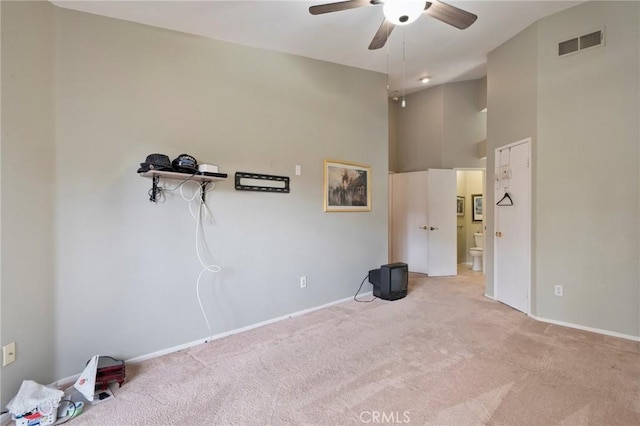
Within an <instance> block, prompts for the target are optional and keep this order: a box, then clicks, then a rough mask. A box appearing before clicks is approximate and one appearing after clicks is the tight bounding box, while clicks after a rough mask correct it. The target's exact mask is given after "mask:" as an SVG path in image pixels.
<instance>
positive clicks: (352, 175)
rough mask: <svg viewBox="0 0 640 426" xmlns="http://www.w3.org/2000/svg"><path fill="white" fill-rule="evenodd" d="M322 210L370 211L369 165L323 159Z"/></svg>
mask: <svg viewBox="0 0 640 426" xmlns="http://www.w3.org/2000/svg"><path fill="white" fill-rule="evenodd" d="M324 211H325V212H370V211H371V167H370V166H367V165H364V164H358V163H350V162H346V161H334V160H324Z"/></svg>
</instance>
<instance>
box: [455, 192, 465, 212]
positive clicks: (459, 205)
mask: <svg viewBox="0 0 640 426" xmlns="http://www.w3.org/2000/svg"><path fill="white" fill-rule="evenodd" d="M456 201H457V202H456V213H457V214H458V216H464V197H460V196H458V197H457V200H456Z"/></svg>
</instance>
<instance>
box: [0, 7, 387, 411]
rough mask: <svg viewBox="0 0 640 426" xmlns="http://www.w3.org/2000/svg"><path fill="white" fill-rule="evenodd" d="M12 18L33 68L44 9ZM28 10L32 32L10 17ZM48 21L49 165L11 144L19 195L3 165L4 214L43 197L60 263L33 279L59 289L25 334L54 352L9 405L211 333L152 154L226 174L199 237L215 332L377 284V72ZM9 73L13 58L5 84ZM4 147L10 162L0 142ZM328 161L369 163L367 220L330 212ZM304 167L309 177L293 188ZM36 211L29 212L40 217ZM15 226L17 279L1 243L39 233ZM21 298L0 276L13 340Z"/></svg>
mask: <svg viewBox="0 0 640 426" xmlns="http://www.w3.org/2000/svg"><path fill="white" fill-rule="evenodd" d="M2 7H3V11H2V12H3V15H2V18H3V24H4V21H6V22H9V23H11V25H13V26H14V27H16V31H17V32H16V33H12V34H8V33H7V32H6V31H5V26H4V25H3V28H2V31H3V43H4V41H5V40H6V38H8V37H11V39H15V41H13V43H16V44H17V46H16V48H15V49H13V55H12V56H10V57H9V59H10V60H11V61H15V66H20V67H25V66H27V65H29V66H30V65H31V63H29V62H26V59H25V56H24V52H22V49H21V48H19V47H20V43H24V41H23V38H27V40H29V39H30V38H33V37H35V36H34V35H33V34H31V31H32V29H33V28H34V27H38V28H39V31H44V30H42V27H43V26H42V25H41V23H40V22H38V20H37V19H36V18H34V17H33V16H32V15H33V11H34V10H36V9H37V8H39V7H42V6H41V5H40V6H36V5H33V4H20V5H15V6H13V7H11V8H6V7H5V4H4V2H3V4H2ZM22 13H25V14H27V15H28V16H31V17H30V18H29V19H30V21H29V22H26V23H22V22H17V21H16V20H19V19H20V16H19V15H21V14H22ZM49 18H50V19H53V23H54V28H55V34H54V36H53V37H50V38H45V37H44V35H43V36H41V37H38V38H37V40H36V41H37V42H38V43H41V44H42V45H43V46H42V47H43V50H44V51H45V52H44V53H45V57H48V58H51V57H54V58H55V62H54V63H53V65H52V66H46V65H47V64H45V63H39V64H38V65H41V66H39V67H38V69H40V70H41V71H40V73H41V74H42V75H43V76H45V77H46V75H47V70H48V75H49V76H53V77H54V82H53V83H54V84H53V85H52V86H48V87H49V90H52V88H53V90H55V98H54V109H55V117H54V118H55V121H54V122H53V123H51V124H50V126H48V127H47V128H46V129H47V130H49V131H48V132H43V133H47V134H48V135H49V137H48V138H44V139H45V140H44V141H43V142H42V144H44V143H45V142H46V144H47V145H46V147H47V149H48V150H49V151H48V152H47V151H45V153H46V155H45V153H42V152H41V147H40V145H34V144H36V142H37V143H38V144H39V143H40V142H39V141H34V142H33V143H22V144H21V145H20V146H16V147H15V149H16V151H17V152H15V153H12V154H11V155H12V158H14V159H15V158H18V159H19V160H21V161H15V160H13V161H14V163H15V166H14V169H16V167H18V165H20V167H21V168H20V171H21V173H18V172H17V171H16V174H15V176H16V178H17V177H18V176H19V179H16V180H19V181H20V184H19V185H18V184H17V183H16V185H6V188H5V179H6V178H7V175H9V173H8V172H9V170H6V171H5V164H4V163H3V169H2V178H3V181H2V184H3V188H2V189H3V191H2V206H3V208H4V207H5V206H7V201H8V200H13V199H15V198H20V197H26V195H27V194H28V193H29V190H31V189H32V187H33V188H36V189H38V191H37V192H36V197H35V199H36V200H37V202H38V204H40V205H41V207H42V208H39V209H37V210H36V209H32V210H34V211H37V215H38V219H42V220H43V221H44V224H43V225H41V227H42V228H43V229H36V230H34V231H33V235H29V240H33V239H34V238H36V235H37V236H38V241H40V242H42V243H43V245H44V248H43V249H42V250H43V251H47V253H49V254H46V253H43V254H42V255H40V254H38V257H36V258H35V260H36V262H37V263H38V265H39V266H40V265H41V266H42V268H41V269H38V271H37V272H36V271H34V269H35V268H33V267H32V268H31V273H30V274H28V275H27V276H25V278H24V279H23V280H22V281H29V282H30V284H29V285H30V286H31V287H36V286H46V287H47V288H46V289H45V291H42V292H40V293H37V294H38V297H40V296H41V295H42V296H43V299H45V300H46V302H47V303H48V304H47V306H46V307H47V309H45V310H44V311H41V312H38V313H35V314H34V316H33V317H32V319H31V320H32V321H33V322H34V323H37V324H38V325H39V326H44V328H43V329H39V331H40V332H41V334H43V335H46V336H47V338H48V339H49V341H47V344H46V350H40V351H38V352H37V356H39V357H40V358H46V360H45V359H42V360H40V359H37V360H35V359H34V360H31V359H29V358H28V356H29V355H28V354H27V353H24V352H22V353H20V352H19V355H18V361H17V362H16V364H15V367H16V371H18V373H16V374H14V375H12V376H11V377H5V376H4V374H3V383H2V387H3V390H4V392H3V403H4V402H6V400H7V399H8V398H10V397H11V396H12V394H13V393H14V392H15V391H16V390H17V387H18V386H19V381H18V379H23V378H28V377H27V376H29V378H34V379H38V380H39V381H41V382H45V383H46V382H48V381H51V380H53V379H54V378H56V379H57V378H61V377H65V376H68V375H71V374H74V373H77V372H79V371H80V370H81V368H82V366H83V365H84V363H85V362H86V360H87V359H88V358H89V357H90V356H92V355H94V354H95V353H100V354H108V355H112V356H116V357H120V358H124V359H129V358H132V357H136V356H140V355H144V354H148V353H152V352H154V351H158V350H163V349H166V348H170V347H172V346H176V345H181V344H184V343H188V342H191V341H194V340H198V339H202V338H205V337H206V336H207V335H208V330H207V328H206V325H205V323H204V320H203V318H202V316H201V313H200V311H199V307H198V304H197V299H196V278H197V275H198V273H199V272H200V270H201V267H200V265H199V263H198V260H197V258H196V253H195V231H196V227H195V221H194V219H193V218H192V217H191V215H190V213H189V208H188V205H187V203H186V202H185V201H183V200H182V199H181V197H180V196H179V194H178V192H177V191H176V192H173V193H167V197H166V200H165V201H164V202H163V203H159V204H157V205H155V204H152V203H150V202H149V201H148V196H147V191H148V190H149V188H150V186H151V181H150V180H149V179H146V178H141V177H138V176H137V175H136V173H135V171H136V168H137V167H138V163H139V162H141V161H143V160H144V158H145V156H146V155H147V154H149V153H152V152H162V153H166V154H168V155H169V156H171V157H172V158H173V157H175V156H177V155H178V154H180V153H182V152H186V153H189V154H192V155H194V156H195V157H196V158H198V159H199V160H200V161H202V162H211V163H215V164H218V165H219V166H220V167H221V169H222V171H223V172H226V173H229V175H230V177H231V179H230V180H229V181H226V182H222V183H219V184H217V186H216V189H215V190H214V191H213V192H211V193H209V194H208V198H207V200H208V204H209V206H210V208H211V210H212V211H213V215H214V218H213V220H207V221H206V222H205V225H204V229H205V230H204V232H205V235H206V237H207V240H208V243H209V244H208V245H209V249H210V252H211V257H210V259H211V260H212V261H213V262H215V263H217V264H219V265H221V266H222V268H223V270H222V272H220V273H218V274H216V275H214V276H212V275H205V278H204V280H203V281H202V284H201V296H202V299H203V303H204V306H205V309H206V311H207V312H208V314H209V319H210V321H211V322H212V326H213V333H214V334H216V333H220V332H223V331H227V330H232V329H236V328H239V327H243V326H246V325H250V324H255V323H258V322H260V321H264V320H268V319H271V318H275V317H278V316H281V315H285V314H288V313H291V312H295V311H299V310H302V309H306V308H310V307H314V306H318V305H321V304H324V303H327V302H331V301H334V300H339V299H341V298H346V297H349V296H351V295H353V294H354V293H355V291H356V290H357V288H358V285H359V283H360V281H361V280H362V277H363V276H364V274H366V271H368V270H369V269H371V268H372V267H375V266H378V265H380V264H381V263H385V262H386V259H387V231H386V229H387V217H388V215H387V194H388V181H387V168H388V161H389V159H388V154H387V139H388V128H387V117H388V112H387V99H386V91H385V83H386V79H385V77H384V76H383V75H381V74H378V73H372V72H367V71H363V70H358V69H354V68H348V67H344V66H339V65H335V64H329V63H324V62H319V61H314V60H310V59H305V58H301V57H296V56H291V55H285V54H279V53H273V52H267V51H263V50H257V49H250V48H245V47H241V46H236V45H231V44H228V43H223V42H216V41H212V40H208V39H204V38H200V37H196V36H191V35H186V34H181V33H176V32H171V31H166V30H161V29H157V28H152V27H148V26H143V25H139V24H133V23H128V22H124V21H118V20H114V19H109V18H103V17H98V16H94V15H89V14H83V13H78V12H73V11H68V10H64V9H57V8H56V9H55V10H54V12H53V14H52V15H50V17H49ZM18 24H20V25H21V27H20V29H19V31H18V29H17V28H18ZM44 27H45V28H46V26H44ZM46 40H49V42H50V43H51V44H50V45H49V46H48V49H47V48H46V46H45V41H46ZM25 47H26V46H25ZM52 52H53V53H52ZM52 55H53V56H52ZM42 60H43V59H41V61H42ZM6 63H7V58H6V57H5V51H4V45H3V62H2V67H3V70H2V71H3V78H4V76H5V69H6V68H5V65H6ZM43 78H44V77H43ZM25 79H27V77H25ZM27 80H28V81H26V82H25V87H22V88H21V89H20V90H18V89H19V88H17V89H16V92H15V93H14V94H13V96H11V97H8V96H6V94H5V92H4V91H3V93H2V101H3V109H2V110H3V114H4V113H5V111H6V109H5V105H4V104H5V103H11V102H16V101H17V100H19V99H21V98H30V97H31V96H32V95H33V91H31V89H30V88H28V87H26V86H27V84H31V83H32V80H37V78H36V77H33V78H29V79H27ZM43 109H45V110H47V111H49V108H44V107H43ZM33 114H34V113H33V112H32V111H27V110H23V111H21V112H16V116H15V117H12V120H11V124H12V125H15V126H21V127H26V126H27V124H31V123H32V121H33V120H34V119H35V120H39V118H40V117H39V116H37V115H36V116H34V115H33ZM43 114H44V115H45V119H49V122H51V116H50V115H49V116H46V114H45V113H44V112H43ZM47 114H50V111H49V112H48V113H47ZM5 119H6V117H5V115H3V132H4V124H5V123H4V122H5ZM45 121H46V120H45ZM53 129H55V132H52V131H51V130H53ZM25 131H26V130H25ZM29 131H35V130H33V129H30V130H29ZM51 134H54V135H55V138H54V139H53V140H52V139H51V137H50V135H51ZM2 149H3V153H2V154H3V155H2V158H3V159H6V158H7V151H6V150H5V144H4V140H3V146H2ZM33 152H35V153H36V154H38V155H39V157H37V158H38V159H40V158H42V160H43V163H44V164H42V167H41V168H39V169H38V170H42V173H41V174H38V175H37V176H36V177H35V178H34V177H33V176H32V174H29V175H25V174H24V165H25V164H26V163H28V162H29V161H30V162H31V163H33V162H34V161H33V159H32V158H31V155H32V153H33ZM16 156H17V157H16ZM327 158H331V159H338V160H345V161H354V162H360V163H365V164H368V165H371V167H372V171H373V176H372V178H373V179H372V187H373V188H372V189H373V196H372V199H373V210H372V211H371V212H370V213H324V212H323V210H322V205H323V202H322V187H323V184H322V180H323V170H322V165H323V160H324V159H327ZM36 164H38V162H36ZM296 164H299V165H301V167H302V175H301V176H294V168H295V165H296ZM235 171H252V172H259V173H268V174H277V175H286V176H291V193H290V194H261V193H253V192H240V191H235V190H234V189H233V180H232V178H233V173H234V172H235ZM32 178H33V179H34V182H31V181H30V179H32ZM24 180H26V181H27V184H26V186H25V182H23V181H24ZM47 182H48V183H47ZM177 183H178V182H177V181H166V182H163V183H162V184H163V185H164V186H166V187H173V186H175V185H176V184H177ZM42 184H47V185H48V187H46V186H45V187H43V186H42ZM5 189H6V191H5ZM28 195H30V197H29V198H28V199H29V200H30V201H31V204H30V205H29V207H31V206H32V204H33V199H34V196H33V194H28ZM40 196H41V197H40ZM47 197H49V198H47ZM26 207H27V206H24V208H21V209H20V210H19V213H20V214H21V215H22V216H25V215H29V214H35V213H33V212H31V211H30V210H29V209H28V208H26ZM17 216H18V215H17V214H14V215H13V216H9V215H7V210H6V209H5V210H4V211H3V212H2V220H3V222H2V236H3V249H5V250H3V253H2V255H3V257H2V270H3V275H4V274H5V268H6V266H7V265H11V264H13V263H17V264H22V263H25V264H27V265H32V261H33V260H34V257H33V254H32V253H28V252H26V253H25V252H24V250H18V249H15V250H11V251H8V250H6V247H7V244H6V243H7V238H9V237H10V236H11V235H10V234H7V231H8V230H10V229H11V228H12V227H16V228H17V227H20V226H26V225H29V226H31V225H33V222H34V220H32V219H30V218H28V217H27V218H23V217H22V216H21V217H17ZM10 219H11V220H10ZM5 236H6V237H7V238H5ZM25 241H28V240H25ZM21 247H27V248H30V249H32V250H33V247H34V245H33V244H26V242H23V243H22V245H21ZM45 249H46V250H45ZM34 274H35V275H34ZM7 275H8V274H7ZM303 275H305V276H307V277H308V288H307V289H305V290H302V289H300V285H299V278H300V276H303ZM20 285H22V284H19V283H16V284H14V283H12V282H11V281H9V280H6V279H4V277H3V281H2V296H3V297H2V312H3V324H2V327H3V330H4V329H5V328H7V329H9V328H10V327H9V324H5V322H4V317H5V316H6V317H7V318H14V317H15V318H19V317H21V316H22V313H23V312H24V309H23V307H22V306H20V305H19V303H18V301H19V300H20V299H16V297H15V296H16V295H22V290H21V289H20V287H19V286H20ZM53 306H55V310H52V307H53ZM21 319H22V318H21ZM12 329H13V328H12ZM18 330H20V329H18ZM35 332H36V330H35V328H34V327H31V328H28V329H24V330H22V331H21V332H15V334H14V335H13V337H12V338H11V340H16V341H17V342H18V345H19V347H21V346H20V345H23V344H24V343H23V342H27V341H35V340H37V338H38V337H39V335H37V334H36V333H35ZM2 338H3V344H4V343H5V341H6V340H5V334H4V333H3V336H2ZM52 338H53V339H55V341H54V342H53V343H52V342H51V340H50V339H52ZM35 355H36V354H34V355H33V356H35ZM54 361H55V365H53V362H54ZM35 371H39V372H40V373H39V374H37V377H34V376H33V375H32V374H30V373H31V372H35Z"/></svg>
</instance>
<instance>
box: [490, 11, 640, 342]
mask: <svg viewBox="0 0 640 426" xmlns="http://www.w3.org/2000/svg"><path fill="white" fill-rule="evenodd" d="M639 9H640V3H637V2H588V3H584V4H582V5H579V6H576V7H574V8H571V9H568V10H566V11H563V12H561V13H558V14H556V15H552V16H551V17H548V18H545V19H542V20H540V21H538V23H536V24H534V25H532V26H531V27H529V28H528V29H526V30H525V31H523V32H522V33H520V34H519V35H517V36H516V37H514V38H512V39H511V40H509V41H508V42H507V43H505V44H504V45H502V46H500V47H499V48H498V49H496V50H494V51H493V52H491V53H490V54H489V57H488V129H487V133H488V151H489V156H488V161H487V165H488V167H487V169H488V171H489V173H492V171H493V167H494V165H493V158H492V153H493V150H494V149H495V148H496V147H499V146H501V145H504V144H507V143H511V142H515V141H517V140H521V139H524V138H526V137H531V138H532V142H533V143H532V165H533V169H532V174H533V177H532V179H533V188H532V189H533V194H532V195H533V197H532V200H533V206H534V208H533V212H532V219H533V220H532V222H533V223H532V228H533V235H532V237H533V265H532V266H533V269H532V271H533V272H532V283H533V294H532V296H533V305H532V306H533V308H532V309H533V311H532V313H533V314H534V315H537V316H539V317H541V318H545V319H548V320H552V321H560V322H564V323H570V324H576V325H578V326H582V327H590V328H594V329H600V330H605V331H608V332H613V333H619V334H622V335H626V336H636V337H638V336H640V303H638V301H639V300H640V284H639V283H640V271H639V268H638V262H637V259H638V257H639V252H640V248H639V244H638V238H637V236H638V235H639V234H640V229H639V220H638V218H639V217H640V208H639V205H640V203H639V194H640V191H639V188H638V187H639V185H640V183H639V182H640V176H639V169H640V161H639V156H640V155H639V150H640V149H639V148H640V146H639V145H640V129H639V127H638V117H640V100H639V98H640V84H639V79H638V75H639V74H640V66H639V63H640V61H639V57H640V52H639V49H638V40H639V39H640V18H639V17H640V13H639ZM603 27H604V28H605V31H606V46H605V47H599V48H595V49H591V50H587V51H583V52H580V53H577V54H574V55H571V56H567V57H563V58H557V57H556V56H555V52H556V48H557V42H558V41H559V40H564V39H566V38H569V37H573V36H577V35H580V34H584V33H586V32H589V31H592V30H594V29H597V28H603ZM490 178H491V176H490ZM491 192H492V191H489V193H488V194H487V201H488V203H487V207H488V208H487V214H488V216H489V217H492V215H493V209H492V206H493V200H492V198H493V194H492V193H491ZM612 200H615V201H613V202H612ZM487 225H488V226H487V227H488V233H491V234H493V224H492V223H491V222H488V224H487ZM487 245H488V250H487V254H488V255H489V256H491V259H487V293H489V294H492V291H493V268H492V261H493V257H492V250H493V244H492V241H487ZM556 284H561V285H563V286H564V296H563V297H557V296H554V295H553V287H554V285H556Z"/></svg>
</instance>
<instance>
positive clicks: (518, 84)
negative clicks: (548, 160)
mask: <svg viewBox="0 0 640 426" xmlns="http://www.w3.org/2000/svg"><path fill="white" fill-rule="evenodd" d="M537 48H538V44H537V24H533V25H531V26H530V27H528V28H527V29H525V30H524V31H522V32H521V33H519V34H518V35H516V36H515V37H513V38H512V39H510V40H509V41H507V42H506V43H504V44H503V45H501V46H500V47H498V48H497V49H495V50H493V51H492V52H490V53H489V55H488V57H487V188H488V189H487V191H486V194H485V214H486V216H485V218H486V219H485V222H486V227H487V235H494V233H495V227H494V223H493V215H494V205H495V200H494V194H493V184H489V182H493V179H494V175H495V172H494V171H495V158H494V155H495V152H494V151H495V149H496V148H497V147H500V146H503V145H506V144H509V143H512V142H516V141H519V140H522V139H525V138H528V137H531V141H532V157H533V165H534V168H533V170H532V174H533V175H534V177H533V178H532V179H533V181H534V182H535V173H536V169H535V164H536V162H535V158H536V157H535V146H536V143H537V117H536V112H537V101H538V95H537V93H538V92H537V91H538V82H537V76H538V57H537ZM535 193H536V190H535V185H534V188H533V191H532V194H531V197H532V198H531V202H532V205H534V206H535V203H536V197H535ZM535 220H536V219H535V215H534V216H532V226H533V227H534V229H535ZM533 239H534V242H533V244H534V246H535V235H534V237H533ZM493 242H494V241H493V238H486V239H485V247H486V248H485V251H484V256H485V277H486V281H485V282H486V294H487V295H489V296H493V277H494V275H493V270H494V268H493V261H494V257H493V250H494V244H493ZM532 253H534V256H535V247H534V249H533V250H532ZM533 262H534V264H535V257H534V259H533ZM533 281H534V282H535V280H533ZM534 298H535V297H534ZM533 302H534V303H535V300H534V301H533ZM534 306H535V305H534Z"/></svg>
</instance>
